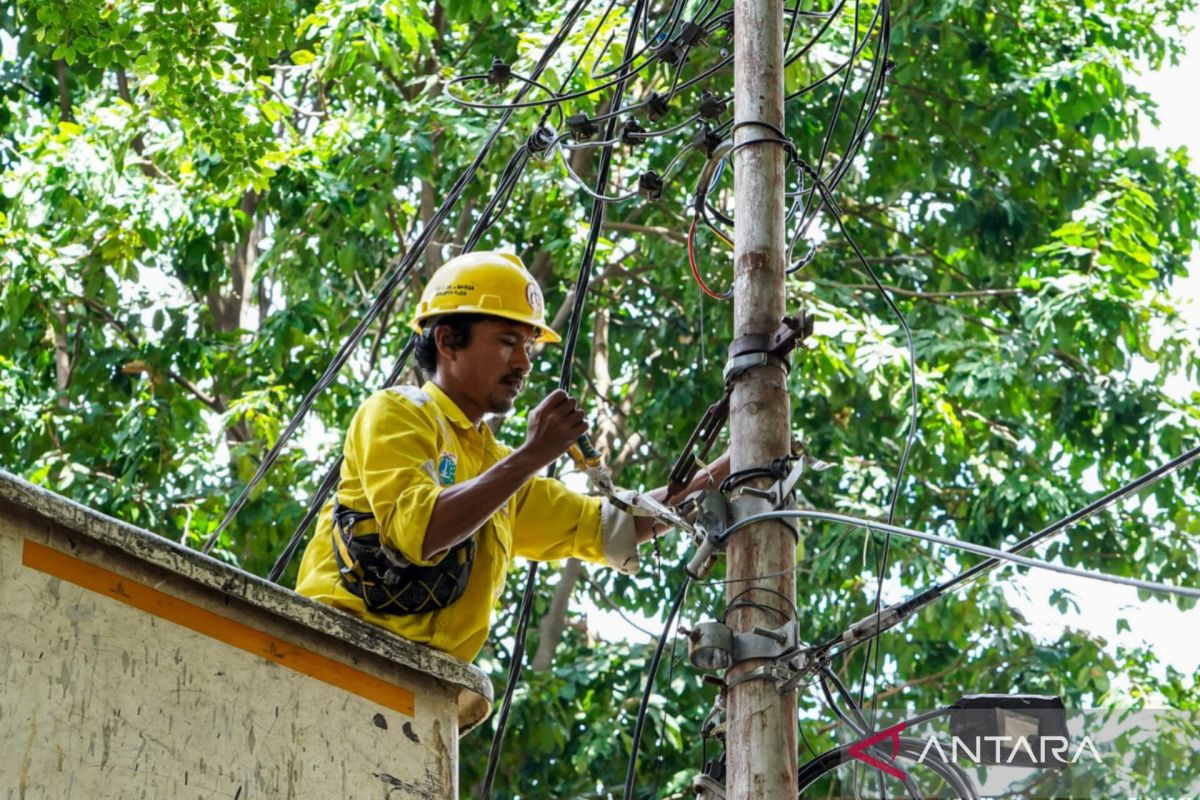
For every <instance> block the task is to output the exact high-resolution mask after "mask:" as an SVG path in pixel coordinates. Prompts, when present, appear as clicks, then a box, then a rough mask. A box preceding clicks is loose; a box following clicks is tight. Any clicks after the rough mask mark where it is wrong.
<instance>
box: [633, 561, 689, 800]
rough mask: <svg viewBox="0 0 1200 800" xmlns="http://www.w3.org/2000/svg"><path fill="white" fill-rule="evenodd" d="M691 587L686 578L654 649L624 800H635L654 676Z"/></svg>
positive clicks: (643, 694) (634, 728)
mask: <svg viewBox="0 0 1200 800" xmlns="http://www.w3.org/2000/svg"><path fill="white" fill-rule="evenodd" d="M689 586H691V580H689V579H687V578H684V580H683V584H682V585H680V587H679V591H678V592H676V593H675V600H674V601H673V602H672V603H671V610H670V612H668V614H667V621H666V623H665V624H664V625H663V631H662V634H661V635H660V636H659V637H658V644H657V645H655V647H654V657H653V658H651V659H650V666H649V667H648V668H647V670H646V688H645V689H644V690H643V691H642V701H641V703H639V704H638V712H637V718H636V720H635V721H634V724H633V744H632V745H630V753H629V765H628V766H627V767H626V769H625V793H624V794H623V795H622V797H623V798H624V800H633V785H634V781H635V779H636V778H637V757H638V744H639V743H640V742H641V741H642V728H643V726H644V725H645V723H646V711H647V710H648V709H649V707H650V695H651V694H653V693H654V676H655V673H657V672H658V665H659V662H660V661H662V654H663V650H664V649H665V648H666V644H667V637H668V636H669V635H670V633H671V629H672V628H673V627H674V626H675V617H676V615H678V614H679V608H680V606H682V605H683V599H684V597H686V596H687V590H688V587H689Z"/></svg>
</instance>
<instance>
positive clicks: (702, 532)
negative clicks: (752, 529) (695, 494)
mask: <svg viewBox="0 0 1200 800" xmlns="http://www.w3.org/2000/svg"><path fill="white" fill-rule="evenodd" d="M699 505H700V507H699V511H698V514H697V516H696V526H695V537H696V552H695V553H694V554H693V555H692V558H691V560H690V561H688V563H687V567H686V568H685V570H684V571H685V572H687V574H688V577H689V578H691V579H692V580H695V581H702V580H704V579H705V578H707V577H708V574H709V573H710V572H712V568H713V567H714V566H716V563H717V557H718V556H719V555H720V553H721V551H722V550H724V545H723V544H722V543H721V537H722V536H724V534H725V529H726V528H728V527H729V522H730V517H729V502H728V501H727V500H726V499H725V495H723V494H722V493H721V492H718V491H715V490H712V489H710V490H708V491H705V492H704V494H702V495H701V496H700V504H699Z"/></svg>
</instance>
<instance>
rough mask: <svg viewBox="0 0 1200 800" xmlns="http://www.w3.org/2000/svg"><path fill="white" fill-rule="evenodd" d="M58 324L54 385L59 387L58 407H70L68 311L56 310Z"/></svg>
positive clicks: (55, 336)
mask: <svg viewBox="0 0 1200 800" xmlns="http://www.w3.org/2000/svg"><path fill="white" fill-rule="evenodd" d="M54 316H55V319H56V320H57V321H58V324H57V325H55V326H54V386H55V388H56V389H58V401H57V402H58V407H59V408H68V407H69V406H70V405H71V400H70V398H69V397H67V388H68V387H69V386H70V385H71V347H70V343H69V342H68V341H67V312H66V311H64V310H63V309H61V308H60V309H58V310H57V311H55V312H54Z"/></svg>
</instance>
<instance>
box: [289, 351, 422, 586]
mask: <svg viewBox="0 0 1200 800" xmlns="http://www.w3.org/2000/svg"><path fill="white" fill-rule="evenodd" d="M417 339H418V337H417V335H416V334H415V333H414V334H412V335H411V336H409V337H408V342H407V343H405V345H404V349H403V350H401V351H400V355H399V356H397V357H396V363H395V364H394V365H393V366H392V371H391V372H390V373H389V374H388V377H387V380H386V381H384V383H383V387H382V388H384V389H386V388H388V387H389V386H395V385H396V383H397V382H399V380H400V375H401V374H402V373H403V372H404V368H405V367H406V366H407V365H408V359H409V357H410V356H412V353H413V350H415V349H416V346H417ZM345 460H346V457H345V456H344V455H339V456H338V457H337V460H335V461H334V463H333V466H331V467H330V468H329V470H328V471H327V472H326V473H325V477H323V478H321V483H320V484H319V485H318V486H317V490H316V491H315V492H313V496H312V498H311V499H310V500H309V501H308V510H307V511H306V512H305V513H304V518H303V519H301V520H300V524H299V525H297V526H296V529H295V530H294V531H293V532H292V535H291V537H290V538H289V539H288V543H287V545H286V546H285V547H284V548H283V552H282V553H280V554H279V557H278V558H277V559H275V563H274V564H273V565H272V566H271V571H270V572H269V573H268V574H267V580H269V581H270V582H271V583H278V581H279V579H280V577H282V576H283V573H284V570H286V569H287V567H288V564H290V563H291V561H292V558H294V557H295V555H296V550H297V548H299V546H300V542H301V541H303V539H304V534H305V533H307V532H308V528H309V526H310V525H312V524H313V522H314V521H315V520H316V519H317V517H318V516H319V515H320V513H321V509H322V508H323V507H324V506H325V500H326V499H327V498H328V497H329V494H330V493H331V492H332V491H333V490H334V489H335V488H337V484H338V479H339V478H340V477H341V473H342V462H343V461H345Z"/></svg>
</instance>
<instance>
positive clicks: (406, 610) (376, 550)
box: [333, 499, 475, 615]
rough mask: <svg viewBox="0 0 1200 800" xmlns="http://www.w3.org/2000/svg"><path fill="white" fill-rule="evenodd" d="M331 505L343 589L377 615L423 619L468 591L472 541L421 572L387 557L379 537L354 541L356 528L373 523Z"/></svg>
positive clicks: (360, 537)
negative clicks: (360, 600)
mask: <svg viewBox="0 0 1200 800" xmlns="http://www.w3.org/2000/svg"><path fill="white" fill-rule="evenodd" d="M374 519H375V515H374V514H371V513H370V512H363V511H355V510H353V509H351V508H347V507H346V506H344V505H342V504H341V503H340V502H339V501H338V500H337V499H335V500H334V501H333V539H334V541H333V555H334V557H335V558H336V559H337V565H338V571H339V572H340V573H341V576H342V585H343V586H345V587H346V588H347V589H348V590H349V591H350V592H351V593H353V594H354V595H356V596H358V597H359V598H361V599H362V601H363V602H364V603H366V606H367V610H368V611H371V612H373V613H376V614H396V615H407V614H421V613H425V612H428V611H438V610H440V609H443V608H446V607H447V606H449V605H450V604H451V603H453V602H454V601H455V600H457V599H458V598H460V597H462V595H463V592H465V591H466V590H467V579H468V578H470V576H471V565H472V564H473V563H474V561H475V538H474V537H471V538H470V539H467V540H466V541H464V542H460V543H459V544H457V545H455V546H454V547H452V548H450V551H449V552H448V553H446V555H445V557H443V558H442V560H441V561H439V562H438V563H436V564H434V565H432V566H428V567H422V566H419V565H416V564H413V563H411V562H408V561H405V560H404V559H403V558H401V557H400V556H399V554H398V553H395V552H389V551H385V550H384V549H383V547H382V546H380V542H379V534H378V533H369V534H359V535H355V533H354V529H355V527H356V526H357V525H358V524H359V523H362V522H366V521H368V520H374Z"/></svg>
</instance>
